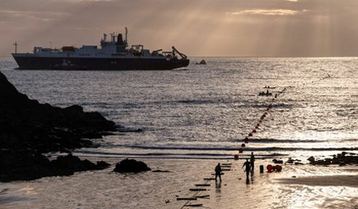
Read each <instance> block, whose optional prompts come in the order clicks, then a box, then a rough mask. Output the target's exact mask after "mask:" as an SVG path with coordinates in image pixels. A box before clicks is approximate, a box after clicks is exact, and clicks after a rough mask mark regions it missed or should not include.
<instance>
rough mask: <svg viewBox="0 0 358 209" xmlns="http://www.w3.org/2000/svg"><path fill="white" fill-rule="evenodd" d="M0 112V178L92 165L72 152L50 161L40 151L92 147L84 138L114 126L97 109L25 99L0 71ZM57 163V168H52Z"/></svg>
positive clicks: (36, 176)
mask: <svg viewBox="0 0 358 209" xmlns="http://www.w3.org/2000/svg"><path fill="white" fill-rule="evenodd" d="M0 116H1V117H0V144H1V149H0V156H1V158H0V159H1V160H0V181H1V180H5V179H7V181H9V180H11V179H13V180H18V179H22V180H26V179H35V178H40V177H42V176H51V175H62V174H68V173H70V172H69V171H72V173H73V171H77V170H83V169H87V168H89V167H92V168H94V167H93V165H92V163H89V161H88V162H87V161H84V162H82V161H81V162H80V161H78V160H79V159H76V158H74V157H73V156H69V157H64V158H59V159H58V161H56V162H51V163H50V162H49V161H48V159H47V158H46V157H44V156H43V155H42V153H48V152H53V151H58V152H70V151H71V150H73V149H76V148H81V147H94V146H95V145H94V144H93V143H92V142H91V141H89V140H85V139H84V138H100V137H102V135H105V134H107V133H108V132H110V131H115V130H116V128H115V124H114V123H113V122H112V121H108V120H107V119H105V118H104V117H103V116H102V115H101V114H99V113H97V112H90V113H87V112H83V108H82V107H81V106H78V105H73V106H70V107H67V108H59V107H53V106H51V105H50V104H40V103H39V102H38V101H36V100H31V99H29V98H28V97H27V96H26V95H24V94H21V93H19V92H18V91H17V90H16V88H15V87H14V86H13V85H12V84H11V83H10V82H9V81H8V80H7V79H6V77H5V76H4V75H3V74H2V73H1V72H0ZM19 153H21V154H19ZM66 163H68V165H66ZM50 164H51V165H50ZM57 166H59V167H58V168H59V169H56V168H54V167H57ZM62 166H64V167H62ZM66 166H70V169H68V168H66ZM71 166H72V167H71ZM5 168H6V169H7V170H5V171H4V169H5ZM46 169H47V171H46ZM61 169H62V170H61ZM46 172H47V173H46ZM61 172H63V173H61ZM26 173H27V174H26ZM24 174H26V175H28V176H27V177H26V176H24Z"/></svg>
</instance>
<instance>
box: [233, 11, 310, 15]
mask: <svg viewBox="0 0 358 209" xmlns="http://www.w3.org/2000/svg"><path fill="white" fill-rule="evenodd" d="M306 11H307V10H302V11H298V10H290V9H249V10H242V11H239V12H229V13H227V14H229V15H269V16H284V15H296V14H298V13H300V12H306Z"/></svg>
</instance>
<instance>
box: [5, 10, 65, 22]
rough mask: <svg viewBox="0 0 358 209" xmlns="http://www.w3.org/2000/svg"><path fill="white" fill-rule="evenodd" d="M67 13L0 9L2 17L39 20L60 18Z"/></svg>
mask: <svg viewBox="0 0 358 209" xmlns="http://www.w3.org/2000/svg"><path fill="white" fill-rule="evenodd" d="M64 16H69V14H67V13H64V12H42V11H41V12H36V11H16V10H0V17H3V21H4V19H14V18H20V19H25V20H26V19H35V20H41V21H50V20H53V19H61V18H63V17H64Z"/></svg>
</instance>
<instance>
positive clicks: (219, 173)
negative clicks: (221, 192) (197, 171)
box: [215, 163, 221, 181]
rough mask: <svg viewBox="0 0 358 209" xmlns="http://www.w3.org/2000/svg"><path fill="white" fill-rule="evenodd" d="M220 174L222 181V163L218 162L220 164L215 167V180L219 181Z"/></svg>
mask: <svg viewBox="0 0 358 209" xmlns="http://www.w3.org/2000/svg"><path fill="white" fill-rule="evenodd" d="M218 176H219V179H220V181H221V166H220V163H218V165H217V166H216V167H215V181H217V180H218V179H217V178H218Z"/></svg>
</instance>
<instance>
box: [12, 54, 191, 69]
mask: <svg viewBox="0 0 358 209" xmlns="http://www.w3.org/2000/svg"><path fill="white" fill-rule="evenodd" d="M12 56H13V57H14V59H15V61H16V62H17V64H18V65H19V68H18V69H20V70H114V71H116V70H118V71H119V70H172V69H175V68H180V67H186V66H188V65H189V60H188V59H166V58H165V57H160V58H144V57H133V58H132V57H131V58H126V57H120V58H116V57H114V58H112V57H111V58H105V57H40V56H35V55H32V54H12Z"/></svg>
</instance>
